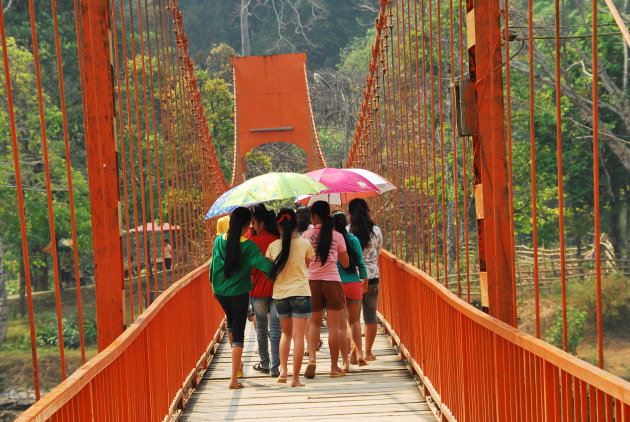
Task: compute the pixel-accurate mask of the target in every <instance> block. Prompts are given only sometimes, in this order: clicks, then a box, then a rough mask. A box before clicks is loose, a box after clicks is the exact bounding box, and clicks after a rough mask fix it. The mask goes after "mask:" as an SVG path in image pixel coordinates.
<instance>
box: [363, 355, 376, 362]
mask: <svg viewBox="0 0 630 422" xmlns="http://www.w3.org/2000/svg"><path fill="white" fill-rule="evenodd" d="M365 360H367V361H371V360H376V355H374V354H372V353H370V354H369V355H366V356H365Z"/></svg>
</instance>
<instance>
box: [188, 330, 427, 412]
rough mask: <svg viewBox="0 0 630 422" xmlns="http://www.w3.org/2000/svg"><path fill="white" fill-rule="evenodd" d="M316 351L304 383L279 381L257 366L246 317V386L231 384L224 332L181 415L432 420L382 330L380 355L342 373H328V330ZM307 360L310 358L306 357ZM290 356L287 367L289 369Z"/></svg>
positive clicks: (376, 348)
mask: <svg viewBox="0 0 630 422" xmlns="http://www.w3.org/2000/svg"><path fill="white" fill-rule="evenodd" d="M322 339H323V340H324V346H323V347H322V349H321V351H320V352H318V355H317V359H318V361H317V362H318V364H317V374H316V376H315V378H314V379H312V380H309V379H305V378H303V377H301V380H302V382H304V383H305V384H306V387H301V388H291V387H290V386H289V385H290V382H291V377H289V384H278V383H276V380H275V379H272V378H270V377H269V376H268V375H265V374H261V373H260V372H257V371H255V370H254V369H253V368H252V366H253V365H254V364H255V363H256V362H258V353H254V351H255V349H256V348H257V343H256V333H255V331H254V327H253V324H251V323H248V324H247V329H246V332H245V349H244V351H243V361H244V373H245V376H244V377H243V379H242V380H241V381H242V382H243V384H244V385H245V388H243V389H240V390H229V389H228V388H227V384H228V380H229V377H230V351H229V345H228V344H227V336H225V338H224V341H223V343H222V344H221V345H220V347H219V350H218V353H217V355H216V356H215V358H214V360H213V362H212V364H211V366H210V368H209V369H208V371H207V372H206V375H205V377H204V379H203V381H202V382H201V385H200V386H199V388H198V389H197V390H196V391H195V392H194V393H193V397H192V398H191V400H190V402H189V404H188V406H187V407H186V410H185V412H184V414H183V415H182V417H181V418H180V420H181V421H190V422H192V421H219V420H238V421H254V420H256V421H261V420H263V421H266V420H273V421H274V422H275V421H295V420H340V419H342V418H343V419H344V420H359V419H360V420H366V419H368V420H415V421H435V418H434V416H433V414H432V413H431V410H430V409H429V407H428V405H427V403H426V401H425V400H424V398H423V397H422V395H421V394H420V391H419V389H418V386H417V384H416V382H415V381H414V380H413V379H412V378H411V377H410V375H409V372H408V371H407V369H406V368H405V366H404V365H403V363H402V362H401V361H400V359H399V357H398V355H397V354H396V352H395V350H394V349H393V348H392V347H391V345H390V343H389V341H388V339H387V338H386V336H385V335H384V334H383V333H382V332H380V330H379V335H378V336H377V338H376V342H375V344H374V349H373V353H374V354H376V355H377V357H378V359H377V360H376V361H374V362H370V363H369V365H368V366H365V367H361V368H359V367H358V366H354V365H353V366H352V371H351V372H350V373H348V374H347V375H346V376H345V377H340V378H330V377H329V373H328V372H327V371H329V370H330V356H329V352H328V347H327V332H326V330H325V329H322ZM304 359H305V361H304V362H305V364H306V362H307V361H308V358H307V357H305V358H304ZM291 360H292V357H290V358H289V373H291Z"/></svg>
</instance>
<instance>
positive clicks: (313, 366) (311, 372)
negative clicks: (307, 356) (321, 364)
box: [304, 361, 317, 378]
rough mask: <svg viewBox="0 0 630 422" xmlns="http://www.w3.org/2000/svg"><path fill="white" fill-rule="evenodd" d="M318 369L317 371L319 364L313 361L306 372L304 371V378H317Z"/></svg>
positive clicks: (307, 366)
mask: <svg viewBox="0 0 630 422" xmlns="http://www.w3.org/2000/svg"><path fill="white" fill-rule="evenodd" d="M316 369H317V364H316V363H315V362H313V361H310V362H309V363H308V365H306V370H305V371H304V377H306V378H315V370H316Z"/></svg>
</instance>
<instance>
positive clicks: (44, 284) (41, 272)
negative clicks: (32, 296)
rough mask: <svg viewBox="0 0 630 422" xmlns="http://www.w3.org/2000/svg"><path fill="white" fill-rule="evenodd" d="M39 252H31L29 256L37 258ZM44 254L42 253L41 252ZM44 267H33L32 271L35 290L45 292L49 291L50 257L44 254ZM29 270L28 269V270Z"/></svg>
mask: <svg viewBox="0 0 630 422" xmlns="http://www.w3.org/2000/svg"><path fill="white" fill-rule="evenodd" d="M37 253H38V252H35V251H31V252H30V253H29V255H30V256H31V257H35V256H36V254H37ZM39 253H40V254H43V253H42V252H39ZM43 255H44V256H43V265H42V266H41V267H40V266H38V265H33V266H32V268H31V269H30V270H31V280H32V281H33V290H34V291H36V292H43V291H46V290H48V257H47V256H45V254H43ZM27 270H28V269H27Z"/></svg>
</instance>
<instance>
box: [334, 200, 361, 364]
mask: <svg viewBox="0 0 630 422" xmlns="http://www.w3.org/2000/svg"><path fill="white" fill-rule="evenodd" d="M333 222H334V225H335V230H336V231H337V232H338V233H340V234H341V235H342V236H343V238H344V240H345V241H346V248H347V249H348V257H349V260H350V265H349V266H348V268H344V267H342V266H341V264H340V263H337V269H339V275H340V276H341V284H342V286H343V291H344V293H345V296H346V313H347V315H348V331H349V332H350V336H351V338H352V343H353V344H354V348H353V349H352V350H353V354H354V356H355V357H356V360H354V362H353V363H354V364H355V365H356V364H358V365H359V366H365V365H367V362H366V361H365V359H364V358H363V347H362V344H361V343H362V340H361V322H360V321H359V316H360V314H361V301H362V299H363V289H362V283H361V280H367V269H366V268H365V262H364V261H363V251H362V250H361V243H360V242H359V239H357V238H356V236H354V235H352V234H351V233H348V231H347V230H346V226H347V225H348V219H347V218H346V215H345V214H344V213H343V212H341V211H335V212H334V213H333ZM345 340H346V337H345V336H344V337H343V339H342V341H345ZM344 365H345V363H344ZM343 369H344V370H346V371H347V370H348V369H349V367H345V366H344V368H343Z"/></svg>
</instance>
